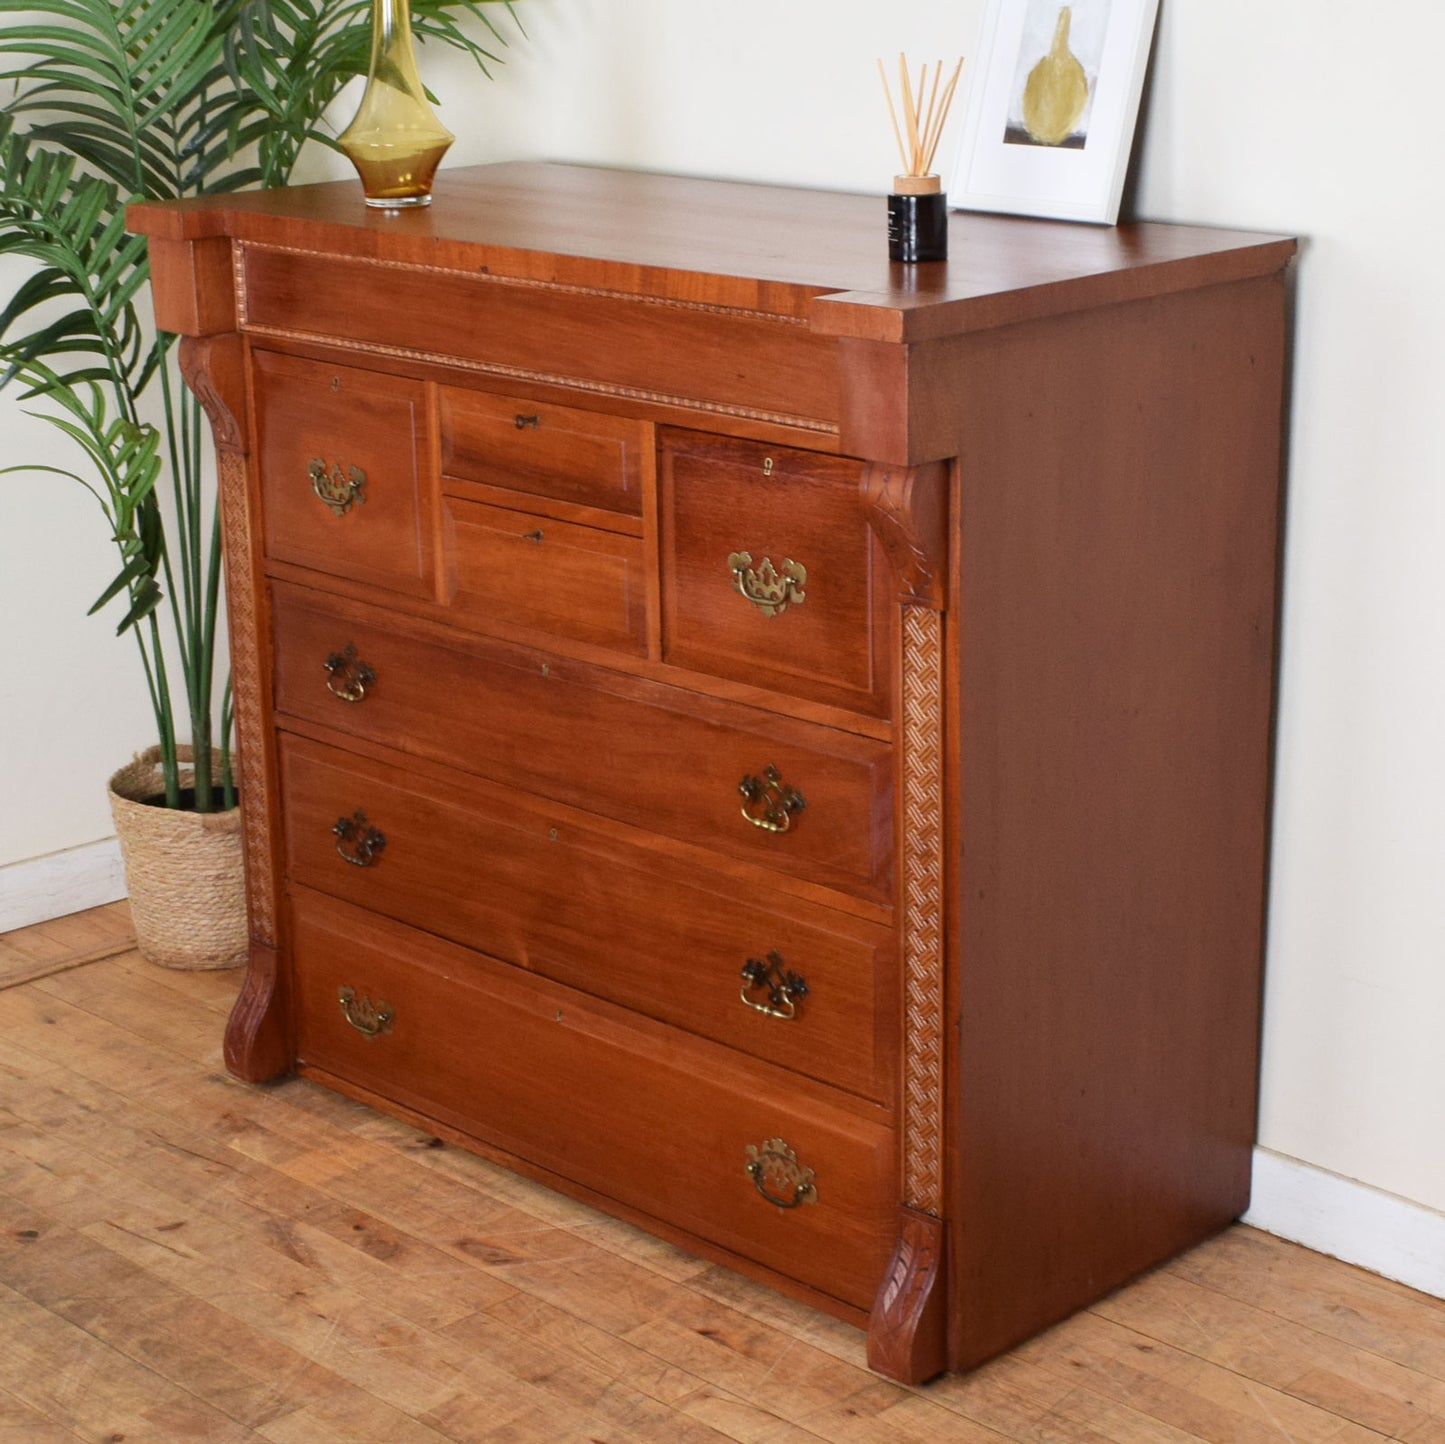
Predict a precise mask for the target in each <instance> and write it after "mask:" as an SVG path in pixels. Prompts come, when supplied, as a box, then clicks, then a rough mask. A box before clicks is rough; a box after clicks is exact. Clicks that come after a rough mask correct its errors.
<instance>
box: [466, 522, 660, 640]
mask: <svg viewBox="0 0 1445 1444" xmlns="http://www.w3.org/2000/svg"><path fill="white" fill-rule="evenodd" d="M442 507H443V515H444V518H445V523H444V527H445V529H444V536H445V538H446V556H447V570H448V590H449V592H450V595H451V602H452V605H453V606H454V607H456V608H457V610H459V611H462V612H467V613H469V614H471V615H473V616H476V617H480V618H481V619H482V620H483V621H495V622H498V623H500V624H501V625H503V626H513V627H526V628H530V629H532V630H535V631H542V632H550V633H554V634H556V635H558V636H563V637H575V638H576V639H577V640H578V641H581V642H594V643H597V644H598V645H600V646H604V647H616V648H618V649H620V650H623V651H627V652H637V653H642V652H645V651H646V650H647V574H646V566H645V563H644V561H643V548H642V542H641V541H640V540H639V539H638V538H637V537H632V536H619V535H618V534H617V533H616V532H610V531H601V530H599V529H598V528H596V527H590V526H574V525H573V524H572V523H571V522H565V521H557V520H554V519H552V518H549V517H539V516H536V515H534V514H532V513H530V512H522V511H508V510H506V509H504V508H502V507H497V506H484V505H482V504H481V503H479V502H475V501H468V500H466V499H464V498H462V497H456V496H447V497H443V499H442Z"/></svg>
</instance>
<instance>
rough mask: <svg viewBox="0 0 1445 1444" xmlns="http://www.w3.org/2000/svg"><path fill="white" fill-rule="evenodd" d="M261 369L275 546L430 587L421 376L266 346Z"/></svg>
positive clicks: (417, 589)
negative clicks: (339, 363)
mask: <svg viewBox="0 0 1445 1444" xmlns="http://www.w3.org/2000/svg"><path fill="white" fill-rule="evenodd" d="M254 373H255V383H256V454H257V457H258V466H259V471H260V477H261V493H262V509H263V512H264V515H265V519H266V520H265V528H266V543H265V545H266V555H267V556H268V557H272V558H275V559H276V560H277V561H283V562H291V563H294V564H295V565H297V566H303V567H309V568H312V569H313V570H315V571H319V572H325V573H327V574H328V575H330V576H338V577H347V578H353V579H356V580H359V581H365V582H370V583H373V584H375V585H378V586H381V587H385V588H387V589H389V590H391V591H397V592H407V593H412V594H416V595H429V594H430V593H431V592H432V583H431V545H430V524H429V523H430V518H429V515H428V508H427V506H426V504H425V502H424V501H423V497H422V481H421V474H422V468H421V456H422V454H423V447H424V436H425V425H426V408H425V394H424V391H423V388H422V386H421V384H420V383H419V382H416V381H409V380H407V379H405V378H403V377H396V376H382V375H379V374H377V373H374V372H370V371H360V370H357V369H356V368H355V367H352V366H337V365H333V364H331V363H322V362H319V361H306V360H302V359H300V358H298V357H294V356H283V355H280V354H277V353H274V352H269V351H258V352H256V353H255V356H254Z"/></svg>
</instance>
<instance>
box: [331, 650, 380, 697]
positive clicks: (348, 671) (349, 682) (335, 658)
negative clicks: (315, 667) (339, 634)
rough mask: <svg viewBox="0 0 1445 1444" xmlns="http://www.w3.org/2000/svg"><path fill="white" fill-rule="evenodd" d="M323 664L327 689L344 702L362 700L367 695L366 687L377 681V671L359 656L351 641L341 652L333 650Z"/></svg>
mask: <svg viewBox="0 0 1445 1444" xmlns="http://www.w3.org/2000/svg"><path fill="white" fill-rule="evenodd" d="M321 665H322V666H323V667H325V669H326V690H327V691H328V692H330V693H331V695H332V696H333V697H340V698H341V700H342V701H343V702H360V701H361V700H362V699H363V698H364V697H365V696H366V689H367V688H368V687H369V686H371V684H372V683H373V682H374V681H376V673H375V672H373V671H372V670H371V668H370V667H368V666H367V665H366V663H365V662H363V661H360V660H359V659H358V658H357V655H356V647H355V645H354V644H353V643H351V642H348V643H347V644H346V645H345V646H344V647H343V648H342V649H341V650H340V651H339V652H333V653H332V654H331V655H330V656H329V657H328V658H327V659H326V660H325V661H324V662H323V663H322V664H321Z"/></svg>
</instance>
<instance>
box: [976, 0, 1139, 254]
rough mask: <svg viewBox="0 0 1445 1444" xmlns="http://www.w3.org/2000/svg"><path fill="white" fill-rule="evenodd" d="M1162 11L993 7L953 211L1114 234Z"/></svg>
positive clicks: (1117, 5) (1110, 6) (1035, 2)
mask: <svg viewBox="0 0 1445 1444" xmlns="http://www.w3.org/2000/svg"><path fill="white" fill-rule="evenodd" d="M1158 8H1159V0H1067V3H1065V0H988V9H987V11H986V13H985V15H984V21H983V31H982V35H981V37H980V42H979V47H978V61H977V67H976V69H975V71H974V76H973V83H972V84H971V85H970V86H969V93H968V108H967V110H966V112H965V115H964V123H963V140H962V144H961V145H960V147H959V153H958V168H957V170H956V171H955V173H954V178H953V183H952V184H951V185H950V186H949V190H948V194H949V203H950V204H951V205H953V206H956V207H959V208H961V209H963V210H975V211H1010V212H1012V213H1014V214H1016V215H1025V216H1051V217H1054V218H1055V219H1058V220H1072V221H1098V222H1101V223H1103V224H1104V225H1113V224H1114V222H1115V220H1117V219H1118V215H1119V197H1120V195H1121V194H1122V192H1123V189H1124V173H1125V171H1126V170H1127V169H1128V167H1129V151H1130V148H1131V146H1132V144H1133V139H1134V121H1135V118H1136V117H1137V115H1138V113H1139V95H1140V92H1141V91H1142V90H1143V88H1144V70H1145V67H1146V66H1147V65H1148V63H1149V45H1150V41H1151V40H1152V39H1153V35H1154V18H1155V15H1156V13H1157V11H1158Z"/></svg>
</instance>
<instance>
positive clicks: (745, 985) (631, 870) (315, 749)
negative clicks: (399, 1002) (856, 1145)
mask: <svg viewBox="0 0 1445 1444" xmlns="http://www.w3.org/2000/svg"><path fill="white" fill-rule="evenodd" d="M281 775H282V796H283V798H284V803H283V808H284V813H285V835H286V861H287V875H288V876H289V877H290V878H291V879H292V880H293V881H296V882H299V883H302V884H304V885H305V886H307V887H310V888H314V889H316V890H318V891H321V892H326V893H330V894H332V895H334V896H336V897H340V898H344V899H346V900H347V901H349V902H353V903H357V904H359V905H362V906H365V907H369V908H372V909H374V910H375V911H377V912H381V913H385V914H386V915H387V916H389V917H393V918H397V919H399V920H400V921H402V922H405V923H410V924H411V925H413V926H415V927H419V928H424V929H426V930H427V931H428V932H431V933H436V934H439V935H440V936H442V937H446V938H450V939H452V940H453V941H455V942H459V943H463V944H465V945H467V946H468V947H471V948H475V949H477V950H478V951H480V952H484V953H487V954H488V955H490V956H491V957H494V958H499V959H501V960H502V961H503V962H507V963H512V964H515V965H517V966H518V967H522V968H526V969H528V970H530V971H533V972H537V973H541V974H543V975H545V976H546V977H549V978H553V979H555V980H557V981H559V982H563V983H568V984H570V985H571V986H573V987H575V988H579V989H581V990H583V991H585V992H589V993H593V994H595V995H597V996H599V997H603V998H607V999H610V1000H611V1001H613V1002H616V1003H620V1004H622V1005H624V1006H626V1007H629V1008H633V1009H635V1010H637V1011H638V1012H641V1013H645V1014H647V1015H649V1016H651V1017H654V1018H658V1019H660V1020H661V1021H663V1022H666V1023H672V1024H675V1025H677V1026H679V1027H682V1028H686V1029H688V1030H689V1031H690V1032H694V1033H699V1034H701V1035H703V1036H704V1037H708V1038H712V1039H713V1040H714V1041H716V1042H719V1043H723V1044H726V1045H727V1046H729V1047H733V1048H738V1049H741V1050H743V1051H744V1052H747V1053H750V1054H753V1055H754V1056H756V1057H759V1058H765V1059H767V1060H769V1061H770V1062H773V1063H776V1064H778V1065H779V1066H782V1067H786V1068H790V1069H794V1070H796V1071H798V1072H801V1073H806V1074H808V1075H809V1076H811V1077H813V1078H817V1079H819V1080H821V1081H823V1082H826V1083H830V1084H833V1085H836V1086H838V1087H842V1088H846V1089H848V1090H849V1091H850V1092H855V1093H859V1094H862V1095H863V1096H866V1097H871V1098H874V1099H876V1100H878V1101H886V1094H885V1083H884V1072H883V1070H884V1066H885V1060H884V1049H885V1047H886V1042H887V1041H888V1040H891V1039H892V1037H893V1032H894V1030H893V1026H892V1020H893V1017H894V1013H893V1011H892V1009H891V1008H890V1007H889V1006H888V993H887V992H886V991H885V985H886V984H888V983H889V982H891V980H892V978H893V977H894V975H895V971H896V970H895V969H894V968H892V967H890V966H889V960H890V959H891V957H892V948H891V937H892V935H891V933H890V932H888V931H887V930H886V929H883V928H878V927H873V926H870V925H868V924H867V923H863V922H860V921H857V920H855V919H851V918H846V917H844V916H843V915H841V914H838V913H835V912H833V911H831V910H830V909H826V908H819V907H813V906H810V905H808V904H806V903H802V902H798V901H796V900H794V899H789V898H783V897H776V896H771V895H769V894H766V893H763V894H752V895H748V896H739V895H738V894H737V891H736V890H734V891H733V892H732V893H731V894H729V893H728V892H727V890H726V886H725V884H724V883H723V882H722V880H721V879H713V889H714V890H712V891H709V890H707V887H706V882H707V879H706V878H705V877H699V878H697V879H696V880H695V881H689V880H686V878H684V877H682V876H679V875H677V874H676V873H675V872H674V871H668V872H665V873H664V872H661V871H659V868H658V865H657V861H656V859H654V858H650V857H649V856H648V854H646V853H645V852H643V851H642V850H640V849H637V848H631V847H628V846H626V845H625V844H620V843H618V842H617V841H616V840H613V839H608V838H603V837H599V836H597V835H595V834H592V833H589V832H588V831H587V830H586V829H584V828H579V827H576V826H573V825H568V824H560V823H556V822H554V821H552V820H551V819H549V818H547V817H545V816H543V815H541V814H539V813H536V812H533V811H530V810H528V809H527V808H526V807H525V806H518V805H517V802H518V800H517V799H514V798H513V797H512V796H511V795H510V794H507V795H504V796H502V797H498V796H497V795H496V794H495V793H494V792H491V793H482V792H480V791H478V790H476V789H475V787H473V790H471V791H470V792H468V791H467V789H466V788H465V787H464V786H453V787H448V786H446V785H444V784H439V783H436V782H430V781H425V780H423V779H420V778H404V777H400V776H398V775H397V774H396V772H395V771H394V769H390V768H387V767H384V766H382V765H381V764H378V763H376V762H372V761H368V760H366V759H364V758H360V757H357V756H355V755H353V754H350V753H346V752H342V751H339V750H336V749H334V748H327V747H323V746H321V745H320V744H318V743H315V742H311V741H308V740H306V739H302V738H297V737H285V736H283V738H282V743H281ZM358 812H359V813H361V814H363V815H364V817H365V822H364V823H359V822H358V823H355V827H354V830H353V831H354V835H353V837H351V838H338V837H337V836H336V835H335V833H334V830H333V829H334V825H335V824H336V823H337V821H338V820H344V819H352V820H354V819H355V816H356V814H357V813H358ZM368 828H374V829H376V830H377V831H378V832H379V833H380V834H381V835H382V836H383V837H384V838H385V844H384V846H382V847H381V848H380V849H377V850H374V853H373V855H372V856H370V857H366V858H363V857H361V855H360V853H359V850H358V848H359V844H358V842H357V840H356V839H357V838H359V837H361V836H362V835H363V833H364V831H365V829H368ZM359 863H364V864H365V865H358V864H359ZM751 963H756V964H757V965H758V966H757V967H756V968H751V969H750V972H751V974H752V976H751V978H750V979H748V980H745V979H744V978H743V969H744V967H745V965H748V964H751Z"/></svg>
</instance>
